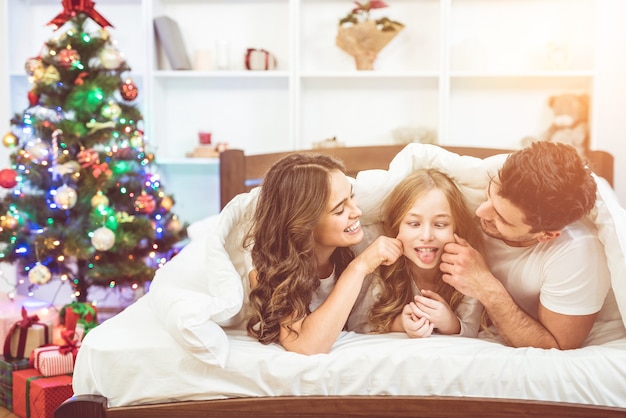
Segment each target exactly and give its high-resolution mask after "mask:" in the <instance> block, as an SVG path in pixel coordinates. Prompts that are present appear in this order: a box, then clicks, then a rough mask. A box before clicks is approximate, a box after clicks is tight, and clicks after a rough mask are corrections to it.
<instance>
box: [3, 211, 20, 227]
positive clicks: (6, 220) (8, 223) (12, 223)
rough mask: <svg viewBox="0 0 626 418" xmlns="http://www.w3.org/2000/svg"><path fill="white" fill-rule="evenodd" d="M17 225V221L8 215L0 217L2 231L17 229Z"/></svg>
mask: <svg viewBox="0 0 626 418" xmlns="http://www.w3.org/2000/svg"><path fill="white" fill-rule="evenodd" d="M19 223H20V222H19V219H17V218H16V217H15V216H12V215H9V214H6V215H3V216H0V227H2V228H3V229H15V228H17V226H18V225H19Z"/></svg>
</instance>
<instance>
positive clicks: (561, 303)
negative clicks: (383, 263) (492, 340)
mask: <svg viewBox="0 0 626 418" xmlns="http://www.w3.org/2000/svg"><path fill="white" fill-rule="evenodd" d="M595 200H596V183H595V181H594V179H593V177H592V176H591V171H590V169H589V167H587V166H586V165H585V163H584V162H583V160H582V159H581V158H580V157H579V155H578V154H577V153H576V150H575V149H574V148H573V147H571V146H569V145H564V144H560V143H553V142H535V143H533V144H531V145H530V146H529V147H528V148H524V149H522V150H519V151H516V152H514V153H512V154H511V155H510V156H509V157H508V158H507V159H506V161H505V163H504V164H503V166H502V168H501V169H500V170H499V171H498V176H497V177H494V178H492V179H491V181H490V183H489V185H488V187H487V190H486V201H485V202H483V203H482V204H481V205H480V206H479V207H478V208H477V209H476V215H477V216H478V217H479V219H480V225H481V228H482V230H483V232H484V233H485V234H486V235H487V236H486V238H485V240H486V243H485V244H486V245H485V251H484V253H485V258H483V256H481V254H480V253H478V252H477V251H476V250H474V249H473V248H472V247H471V246H469V245H468V244H467V242H465V241H464V240H463V239H461V238H458V237H457V238H456V243H449V244H447V245H446V247H445V254H444V255H443V256H442V264H441V270H442V272H443V273H444V274H443V279H444V280H445V281H446V282H448V283H449V284H450V285H452V286H454V287H455V288H456V289H457V290H459V291H460V292H462V293H464V294H465V295H467V296H471V297H474V298H476V299H478V300H479V301H480V302H481V303H482V304H483V305H484V307H485V310H486V311H487V313H488V315H489V319H490V320H491V322H492V324H493V325H494V327H495V328H496V331H497V333H498V335H499V336H500V337H501V338H502V339H503V340H504V342H505V343H507V344H508V345H511V346H513V347H527V346H531V347H539V348H558V349H562V350H565V349H573V348H578V347H580V346H581V345H582V343H583V341H584V340H585V338H587V336H588V335H589V332H590V331H591V328H592V326H593V324H594V322H595V320H596V318H597V316H598V312H599V311H600V309H601V308H602V306H603V303H604V300H605V298H606V296H607V294H608V293H609V290H610V287H611V284H610V274H609V270H608V265H607V260H606V255H605V252H604V249H603V246H602V244H601V243H600V241H599V240H598V238H597V236H596V233H595V231H594V227H593V225H592V224H591V223H589V222H587V221H586V219H585V218H584V216H585V215H586V214H588V213H589V212H590V210H591V209H592V208H593V207H594V204H595Z"/></svg>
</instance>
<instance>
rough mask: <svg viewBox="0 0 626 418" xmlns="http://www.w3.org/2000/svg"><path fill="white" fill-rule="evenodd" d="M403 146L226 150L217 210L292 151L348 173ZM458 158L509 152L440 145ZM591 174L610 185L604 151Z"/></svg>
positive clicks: (382, 162) (595, 157) (385, 162)
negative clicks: (329, 160) (325, 157)
mask: <svg viewBox="0 0 626 418" xmlns="http://www.w3.org/2000/svg"><path fill="white" fill-rule="evenodd" d="M404 147H405V145H379V146H369V147H338V148H316V149H308V150H301V151H288V152H278V153H272V154H257V155H246V154H245V153H244V151H242V150H238V149H231V150H226V151H224V152H222V153H221V154H220V209H223V208H224V206H226V204H227V203H228V202H230V200H231V199H232V198H233V197H235V196H236V195H238V194H239V193H244V192H248V191H250V189H251V188H253V187H255V186H258V185H259V184H260V183H261V179H262V178H263V176H264V175H265V173H266V172H267V170H268V169H269V168H270V166H271V165H272V164H273V163H274V162H275V161H276V160H278V159H280V158H282V157H284V156H286V155H288V154H292V153H294V152H315V153H322V154H329V155H333V156H335V157H337V158H339V159H340V160H342V161H343V162H344V164H345V166H346V169H347V171H348V174H349V175H351V176H354V175H356V173H358V172H359V171H363V170H369V169H374V168H379V169H387V168H389V162H390V161H391V160H392V159H393V157H395V156H396V154H397V153H398V152H400V150H402V148H404ZM442 148H445V149H447V150H448V151H451V152H454V153H456V154H459V155H471V156H473V157H478V158H486V157H490V156H492V155H496V154H503V153H509V152H511V151H512V150H509V149H497V148H474V147H455V146H442ZM587 159H588V161H589V164H590V165H591V167H592V168H593V170H594V172H595V173H596V174H597V175H599V176H600V177H604V178H605V179H606V180H607V181H608V182H609V184H610V185H611V186H613V165H614V157H613V156H612V155H611V154H609V153H608V152H606V151H598V150H593V151H589V153H588V155H587Z"/></svg>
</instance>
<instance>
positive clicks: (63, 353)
mask: <svg viewBox="0 0 626 418" xmlns="http://www.w3.org/2000/svg"><path fill="white" fill-rule="evenodd" d="M76 350H77V348H74V350H73V349H72V348H70V347H60V346H55V345H48V346H45V347H39V348H35V349H34V350H33V352H32V354H31V361H30V365H31V366H32V367H34V368H35V369H36V370H37V371H39V373H41V374H42V375H43V376H46V377H50V376H59V375H62V374H71V373H72V372H74V361H75V359H76V357H75V355H76Z"/></svg>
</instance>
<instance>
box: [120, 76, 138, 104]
mask: <svg viewBox="0 0 626 418" xmlns="http://www.w3.org/2000/svg"><path fill="white" fill-rule="evenodd" d="M120 94H121V95H122V98H123V99H124V100H128V101H131V100H135V99H136V98H137V95H138V94H139V91H138V90H137V86H136V85H135V83H133V82H132V81H130V80H126V81H125V82H124V84H122V85H121V86H120Z"/></svg>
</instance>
